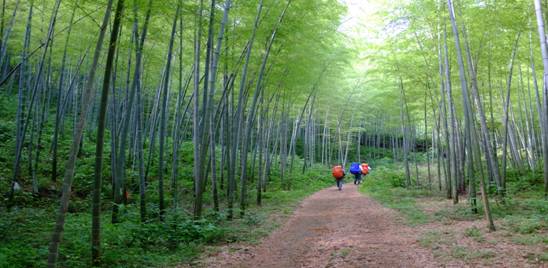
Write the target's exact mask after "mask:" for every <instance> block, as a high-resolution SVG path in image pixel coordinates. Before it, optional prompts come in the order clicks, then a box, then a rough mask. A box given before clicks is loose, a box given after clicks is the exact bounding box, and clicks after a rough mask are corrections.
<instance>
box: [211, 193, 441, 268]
mask: <svg viewBox="0 0 548 268" xmlns="http://www.w3.org/2000/svg"><path fill="white" fill-rule="evenodd" d="M398 222H399V221H398V220H397V215H396V214H395V212H394V211H392V210H390V209H387V208H384V207H383V206H381V205H380V204H378V203H377V202H375V201H374V200H372V199H370V198H367V197H365V196H363V195H362V194H360V193H359V192H358V191H357V187H356V186H354V185H352V184H346V185H345V186H344V188H343V191H340V192H339V191H338V190H337V189H336V188H335V187H331V188H328V189H325V190H322V191H319V192H317V193H315V194H313V195H312V196H310V197H308V198H307V199H305V200H304V201H303V202H302V203H301V204H300V205H299V207H298V208H297V210H296V211H295V213H294V214H293V216H291V218H290V219H289V220H288V221H287V222H286V223H285V224H284V225H283V227H281V228H280V229H279V230H277V231H275V232H274V233H272V234H271V235H270V236H269V237H267V238H265V239H264V240H263V241H262V243H261V244H259V245H257V246H255V247H252V248H244V249H240V250H239V251H236V252H230V250H228V249H226V250H223V251H222V252H220V253H218V254H216V255H215V256H212V257H211V258H209V259H207V260H205V263H203V265H204V266H207V267H438V266H440V265H439V264H436V263H435V262H434V260H433V257H432V254H431V253H430V252H429V251H427V250H425V249H422V248H420V247H419V246H418V245H417V242H416V241H417V235H418V234H417V233H416V232H414V231H413V230H412V229H411V228H409V227H406V226H404V225H402V224H401V223H398Z"/></svg>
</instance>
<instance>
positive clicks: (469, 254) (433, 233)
mask: <svg viewBox="0 0 548 268" xmlns="http://www.w3.org/2000/svg"><path fill="white" fill-rule="evenodd" d="M373 167H375V169H374V170H373V172H372V173H371V174H370V175H368V176H367V178H366V179H365V182H364V185H363V186H362V187H361V188H360V191H361V192H363V193H364V194H366V195H368V196H371V197H372V198H374V199H376V200H377V201H379V202H380V203H381V204H383V205H384V206H386V207H389V208H392V209H395V210H397V211H398V212H399V213H400V214H401V215H402V216H403V219H404V221H405V223H406V224H408V225H410V226H417V225H422V224H427V223H442V224H444V225H446V226H447V227H444V226H443V225H442V226H439V225H437V224H433V225H428V226H431V227H429V230H428V231H420V230H417V231H419V232H421V233H420V234H419V238H418V240H417V242H418V243H419V245H420V246H422V247H424V248H428V249H430V250H431V251H432V253H433V255H434V256H435V257H436V258H437V259H438V260H440V261H442V262H449V263H450V262H452V261H455V260H460V261H463V262H464V263H466V264H468V265H474V264H477V263H478V262H481V263H482V264H483V265H490V263H491V262H492V261H493V260H492V259H494V258H497V259H500V258H502V259H504V258H512V256H500V255H498V254H505V253H503V252H500V251H499V250H497V249H496V248H494V249H487V248H492V247H493V245H495V244H500V243H504V244H507V245H508V246H512V245H514V246H522V247H523V248H522V249H523V252H522V255H521V256H513V257H515V258H519V257H522V256H526V257H527V259H528V261H529V263H530V264H541V265H542V264H543V263H544V262H546V261H547V259H548V253H546V252H539V247H540V248H544V247H546V246H547V245H548V236H547V235H546V234H547V230H548V202H547V201H546V200H544V198H543V192H542V189H543V185H542V173H538V172H527V173H524V172H522V173H521V174H520V173H517V172H513V171H509V172H508V180H507V183H508V185H507V188H508V193H507V195H506V196H505V198H504V202H502V201H501V200H500V199H498V198H496V197H495V193H494V190H493V189H490V193H491V195H490V197H491V198H490V204H491V213H492V216H493V218H494V219H495V225H496V227H497V231H496V232H495V233H493V234H489V235H487V234H486V232H487V228H484V227H482V226H483V225H482V226H479V225H477V224H475V225H476V226H479V227H465V226H470V225H468V224H464V225H461V224H460V223H461V222H462V223H465V222H466V223H471V222H481V223H483V222H485V219H484V212H483V207H482V204H481V202H478V209H479V211H478V213H474V212H473V211H472V210H471V207H470V204H469V202H467V200H466V197H465V196H461V198H460V199H461V200H460V201H461V202H460V203H458V204H456V205H449V204H450V201H449V200H447V201H443V200H444V199H445V197H441V195H440V194H439V193H437V192H435V191H434V192H430V191H428V190H426V189H420V188H405V187H404V186H405V181H404V178H405V174H404V172H403V169H402V168H401V167H400V166H397V165H394V164H392V163H390V162H388V161H384V160H383V161H382V166H375V165H373ZM419 171H420V174H421V175H422V176H425V174H426V171H425V168H424V167H420V168H419ZM413 175H415V174H413ZM419 177H420V176H419ZM414 178H415V176H413V179H414ZM422 181H423V182H425V179H422ZM412 184H414V182H412ZM438 198H439V201H440V202H437V201H436V199H438ZM478 198H480V196H478ZM431 201H434V203H432V204H431V203H430V202H431ZM423 202H426V203H423ZM463 242H464V244H463Z"/></svg>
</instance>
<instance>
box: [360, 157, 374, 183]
mask: <svg viewBox="0 0 548 268" xmlns="http://www.w3.org/2000/svg"><path fill="white" fill-rule="evenodd" d="M360 170H361V171H362V175H363V176H362V179H363V178H365V176H367V174H369V171H370V170H371V167H370V166H369V164H367V163H365V162H363V163H362V164H361V165H360ZM360 183H361V180H360ZM358 184H359V183H358Z"/></svg>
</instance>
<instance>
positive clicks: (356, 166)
mask: <svg viewBox="0 0 548 268" xmlns="http://www.w3.org/2000/svg"><path fill="white" fill-rule="evenodd" d="M349 171H350V173H352V174H353V175H354V184H355V185H358V184H360V183H361V182H362V170H361V168H360V163H357V162H352V164H350V170H349Z"/></svg>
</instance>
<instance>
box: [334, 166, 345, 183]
mask: <svg viewBox="0 0 548 268" xmlns="http://www.w3.org/2000/svg"><path fill="white" fill-rule="evenodd" d="M331 173H332V174H333V178H335V179H337V180H340V179H342V178H344V169H343V167H342V166H334V167H333V169H332V170H331Z"/></svg>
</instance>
